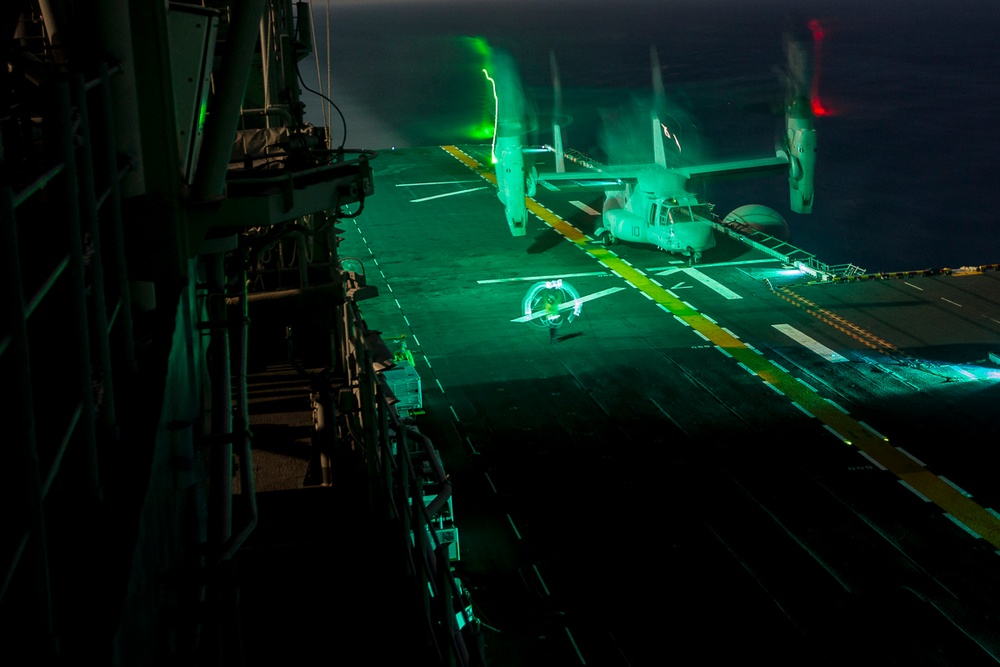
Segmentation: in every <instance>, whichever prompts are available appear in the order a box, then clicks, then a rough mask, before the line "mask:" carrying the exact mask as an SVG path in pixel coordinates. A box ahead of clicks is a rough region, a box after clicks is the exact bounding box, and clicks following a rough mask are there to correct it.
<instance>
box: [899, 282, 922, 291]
mask: <svg viewBox="0 0 1000 667" xmlns="http://www.w3.org/2000/svg"><path fill="white" fill-rule="evenodd" d="M903 284H904V285H906V286H907V287H912V288H913V289H915V290H919V291H921V292H923V291H924V288H923V287H917V286H916V285H914V284H913V283H908V282H906V281H905V280H904V281H903Z"/></svg>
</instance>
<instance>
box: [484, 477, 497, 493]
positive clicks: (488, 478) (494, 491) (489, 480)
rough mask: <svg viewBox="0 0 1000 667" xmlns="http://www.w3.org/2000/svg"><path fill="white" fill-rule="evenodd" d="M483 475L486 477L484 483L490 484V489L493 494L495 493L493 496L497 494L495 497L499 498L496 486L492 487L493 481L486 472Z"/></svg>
mask: <svg viewBox="0 0 1000 667" xmlns="http://www.w3.org/2000/svg"><path fill="white" fill-rule="evenodd" d="M484 474H485V475H486V481H487V482H489V483H490V488H491V489H493V493H495V494H497V495H498V496H499V495H500V492H499V491H497V487H496V485H494V484H493V480H492V479H490V474H489V473H488V472H487V473H484Z"/></svg>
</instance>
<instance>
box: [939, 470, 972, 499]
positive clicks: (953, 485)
mask: <svg viewBox="0 0 1000 667" xmlns="http://www.w3.org/2000/svg"><path fill="white" fill-rule="evenodd" d="M938 479H939V480H941V481H942V482H944V483H945V484H947V485H948V486H950V487H951V488H953V489H955V490H956V491H958V492H959V493H961V494H962V495H963V496H965V497H966V498H971V497H972V494H971V493H969V492H968V491H966V490H965V489H963V488H962V487H960V486H959V485H958V484H955V482H953V481H951V480H950V479H948V478H947V477H945V476H944V475H938Z"/></svg>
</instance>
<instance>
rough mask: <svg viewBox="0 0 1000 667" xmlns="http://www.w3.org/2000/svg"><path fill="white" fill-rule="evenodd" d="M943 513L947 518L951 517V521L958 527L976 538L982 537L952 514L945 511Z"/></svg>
mask: <svg viewBox="0 0 1000 667" xmlns="http://www.w3.org/2000/svg"><path fill="white" fill-rule="evenodd" d="M944 515H945V516H946V517H948V518H949V519H951V522H952V523H954V524H955V525H956V526H958V527H959V528H961V529H962V530H964V531H965V532H967V533H968V534H969V535H972V536H973V537H974V538H976V539H977V540H981V539H982V538H983V536H982V535H980V534H979V533H977V532H976V531H974V530H972V529H971V528H969V527H968V526H966V525H965V524H964V523H962V522H961V521H959V520H958V519H956V518H955V517H953V516H952V515H950V514H948V513H947V512H945V513H944Z"/></svg>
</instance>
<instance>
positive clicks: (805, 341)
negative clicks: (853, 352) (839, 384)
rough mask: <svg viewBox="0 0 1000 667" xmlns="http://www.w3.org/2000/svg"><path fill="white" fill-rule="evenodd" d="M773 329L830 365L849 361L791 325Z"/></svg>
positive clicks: (782, 325)
mask: <svg viewBox="0 0 1000 667" xmlns="http://www.w3.org/2000/svg"><path fill="white" fill-rule="evenodd" d="M771 326H772V327H774V328H775V329H777V330H778V331H780V332H781V333H783V334H785V335H786V336H788V337H789V338H791V339H792V340H794V341H795V342H796V343H798V344H799V345H801V346H803V347H805V348H806V349H809V350H812V351H813V352H815V353H816V354H818V355H819V356H821V357H823V358H824V359H826V360H827V361H829V362H830V363H838V362H841V361H847V357H845V356H843V355H841V354H838V353H837V352H834V351H833V350H831V349H830V348H828V347H827V346H826V345H823V344H822V343H820V342H819V341H818V340H816V339H815V338H811V337H810V336H807V335H806V334H804V333H802V332H801V331H799V330H798V329H796V328H795V327H793V326H792V325H791V324H772V325H771Z"/></svg>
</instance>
